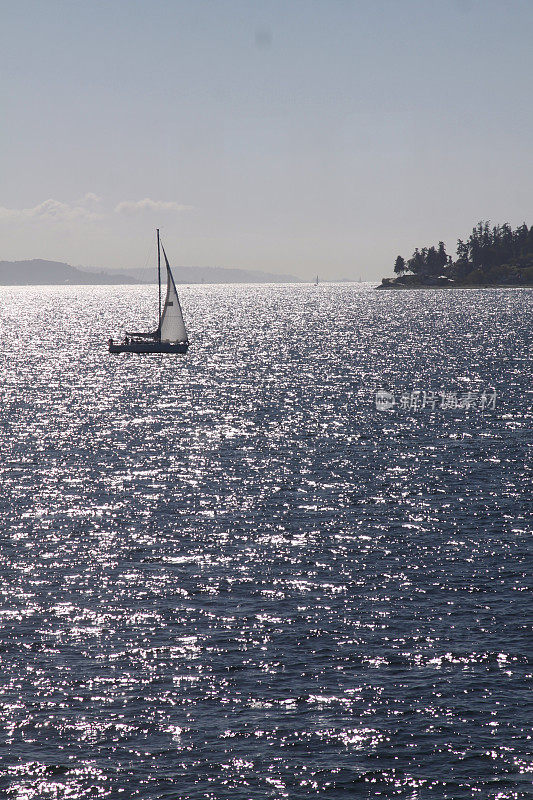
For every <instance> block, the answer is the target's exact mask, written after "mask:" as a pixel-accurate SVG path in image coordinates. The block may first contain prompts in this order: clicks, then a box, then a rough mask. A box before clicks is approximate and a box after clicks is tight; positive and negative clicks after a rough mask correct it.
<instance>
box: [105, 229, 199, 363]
mask: <svg viewBox="0 0 533 800" xmlns="http://www.w3.org/2000/svg"><path fill="white" fill-rule="evenodd" d="M161 252H162V253H163V256H164V259H165V266H166V270H167V293H166V297H165V303H164V305H163V308H161ZM157 280H158V283H159V323H158V326H157V328H156V330H155V331H153V332H151V333H143V332H138V331H137V332H134V333H126V335H125V337H124V341H123V342H114V341H113V339H109V342H108V344H109V352H110V353H186V352H187V350H188V348H189V340H188V338H187V331H186V329H185V322H184V321H183V314H182V312H181V306H180V301H179V297H178V292H177V290H176V284H175V282H174V277H173V275H172V271H171V269H170V264H169V263H168V258H167V254H166V253H165V248H164V247H163V245H162V243H161V240H160V238H159V228H158V229H157Z"/></svg>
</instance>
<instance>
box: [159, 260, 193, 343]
mask: <svg viewBox="0 0 533 800" xmlns="http://www.w3.org/2000/svg"><path fill="white" fill-rule="evenodd" d="M161 249H162V251H163V255H164V256H165V264H166V267H167V295H166V297H165V304H164V306H163V313H162V314H161V320H160V322H159V339H160V341H162V342H170V343H171V344H176V343H177V342H186V341H187V331H186V330H185V323H184V321H183V314H182V313H181V306H180V301H179V298H178V292H177V291H176V284H175V283H174V277H173V275H172V272H171V271H170V264H169V263H168V258H167V254H166V253H165V248H164V247H163V245H161Z"/></svg>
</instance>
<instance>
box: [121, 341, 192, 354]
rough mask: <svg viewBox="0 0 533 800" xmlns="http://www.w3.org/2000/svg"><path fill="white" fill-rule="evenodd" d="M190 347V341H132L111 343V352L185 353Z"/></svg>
mask: <svg viewBox="0 0 533 800" xmlns="http://www.w3.org/2000/svg"><path fill="white" fill-rule="evenodd" d="M188 349H189V344H188V342H178V343H177V344H171V343H170V342H130V343H129V344H118V343H117V344H115V343H113V344H110V345H109V352H110V353H140V354H143V355H144V354H147V353H182V354H185V353H186V352H187V350H188Z"/></svg>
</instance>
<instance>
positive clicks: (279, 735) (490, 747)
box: [0, 284, 533, 800]
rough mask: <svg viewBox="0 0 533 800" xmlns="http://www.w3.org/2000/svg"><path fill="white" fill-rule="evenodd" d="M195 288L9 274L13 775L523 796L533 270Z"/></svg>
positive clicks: (341, 794)
mask: <svg viewBox="0 0 533 800" xmlns="http://www.w3.org/2000/svg"><path fill="white" fill-rule="evenodd" d="M180 295H181V299H182V305H183V309H184V315H185V318H186V322H187V325H188V327H189V330H190V338H191V343H192V344H191V348H190V351H189V354H188V355H187V356H185V357H183V356H168V355H163V356H134V355H119V356H116V355H115V356H111V355H109V354H108V352H107V339H108V337H109V336H114V337H115V338H120V337H121V335H122V334H123V332H124V330H125V329H126V328H129V329H131V328H134V329H139V327H140V326H143V325H146V326H149V327H153V322H154V318H155V306H156V302H155V288H154V287H149V286H142V287H38V288H37V287H17V288H14V287H2V288H1V291H0V328H1V340H0V341H1V344H0V353H1V355H0V375H1V381H0V398H1V406H0V414H1V425H0V478H1V496H0V521H1V537H2V546H1V549H0V576H1V583H0V590H1V604H0V667H1V669H0V708H1V714H0V728H1V730H2V736H1V743H0V797H1V798H4V797H5V798H14V799H15V800H41V799H42V800H63V798H65V800H66V799H67V798H68V799H69V800H78V798H112V799H113V800H114V799H115V798H117V800H118V798H125V799H126V800H129V798H142V799H143V800H157V799H159V798H173V799H175V800H178V799H179V800H263V799H265V800H266V798H268V799H269V800H282V799H283V798H288V799H289V800H303V799H304V798H331V800H344V799H345V798H346V800H348V798H350V799H351V798H386V799H387V798H401V799H402V800H422V798H423V799H424V800H425V799H426V798H427V800H441V799H443V798H447V799H449V800H463V798H476V799H478V798H479V800H485V798H494V800H504V799H505V800H507V798H509V799H510V798H513V800H515V799H516V798H530V797H532V796H533V789H532V768H533V763H532V758H531V754H532V743H533V740H532V738H531V721H532V705H531V698H532V693H531V688H532V686H531V683H532V682H531V676H532V655H533V653H532V649H533V648H532V642H533V639H532V636H531V628H530V623H531V616H532V615H531V612H532V601H531V593H529V594H528V590H530V588H531V567H532V559H531V549H530V541H531V539H530V536H531V520H532V517H531V507H530V501H531V485H532V470H531V464H532V454H531V445H532V433H531V430H532V419H533V412H532V404H533V382H532V375H533V371H532V364H531V360H530V358H531V341H532V338H531V333H532V330H531V328H532V320H533V292H532V291H531V290H528V289H509V290H489V289H487V290H431V291H404V292H376V291H374V290H373V288H372V287H371V286H370V285H367V284H343V285H327V284H323V285H320V286H318V287H315V286H310V285H268V286H267V285H254V286H242V285H241V286H209V285H203V286H190V287H188V286H184V287H182V288H180ZM377 390H386V391H387V392H388V394H384V392H383V391H382V392H381V394H380V398H381V400H380V408H379V409H378V408H377V407H376V402H375V400H376V392H377ZM383 398H385V399H384V400H383Z"/></svg>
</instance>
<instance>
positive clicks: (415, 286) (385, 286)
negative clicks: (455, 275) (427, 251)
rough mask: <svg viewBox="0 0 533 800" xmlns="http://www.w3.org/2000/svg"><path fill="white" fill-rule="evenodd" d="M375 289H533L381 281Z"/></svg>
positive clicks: (524, 285)
mask: <svg viewBox="0 0 533 800" xmlns="http://www.w3.org/2000/svg"><path fill="white" fill-rule="evenodd" d="M374 288H375V289H394V290H402V291H403V290H405V289H533V284H531V283H454V284H451V285H450V284H444V285H442V286H429V285H428V284H427V283H410V284H405V283H396V284H394V283H386V284H383V283H380V284H379V286H375V287H374Z"/></svg>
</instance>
